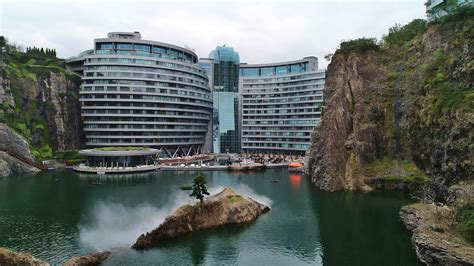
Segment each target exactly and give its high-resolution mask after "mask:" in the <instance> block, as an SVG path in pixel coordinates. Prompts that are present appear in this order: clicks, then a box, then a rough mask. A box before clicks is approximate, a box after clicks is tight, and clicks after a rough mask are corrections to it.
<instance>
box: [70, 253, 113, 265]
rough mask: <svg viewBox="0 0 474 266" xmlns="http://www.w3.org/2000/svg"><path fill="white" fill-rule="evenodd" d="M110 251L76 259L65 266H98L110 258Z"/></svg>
mask: <svg viewBox="0 0 474 266" xmlns="http://www.w3.org/2000/svg"><path fill="white" fill-rule="evenodd" d="M110 254H111V252H110V251H102V252H96V253H92V254H89V255H86V256H81V257H75V258H72V259H69V260H67V261H65V262H64V264H63V265H64V266H96V265H100V264H101V263H102V262H104V261H105V260H106V259H107V258H108V257H109V256H110Z"/></svg>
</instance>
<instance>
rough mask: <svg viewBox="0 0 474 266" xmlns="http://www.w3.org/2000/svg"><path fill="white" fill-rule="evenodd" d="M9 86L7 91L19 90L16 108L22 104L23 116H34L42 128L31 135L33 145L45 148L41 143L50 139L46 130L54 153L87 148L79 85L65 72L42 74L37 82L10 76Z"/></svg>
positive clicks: (13, 107)
mask: <svg viewBox="0 0 474 266" xmlns="http://www.w3.org/2000/svg"><path fill="white" fill-rule="evenodd" d="M9 86H10V88H6V90H7V91H12V90H11V88H15V89H17V90H18V91H19V93H17V94H16V99H15V102H16V103H15V104H14V105H13V106H12V109H15V107H17V106H16V105H17V104H20V105H21V106H20V108H22V113H24V114H28V113H30V115H31V116H32V117H33V118H36V119H37V120H38V121H40V123H41V125H42V127H41V128H38V129H36V130H34V131H33V132H31V134H32V136H31V141H32V144H33V145H35V144H38V145H44V143H41V142H42V141H44V139H46V138H45V135H44V133H45V132H43V127H44V130H46V131H47V134H48V135H49V136H48V140H49V141H51V148H52V149H53V150H57V151H63V150H71V149H78V148H80V147H82V146H83V144H84V140H83V133H82V128H83V126H82V120H81V116H80V103H79V101H78V96H77V92H78V90H79V84H78V83H74V82H73V81H72V80H70V79H68V78H67V77H66V76H65V75H64V74H62V73H54V72H49V73H48V72H46V73H42V74H41V75H38V76H37V80H36V81H35V80H32V79H29V78H26V77H10V80H9ZM20 115H21V114H20Z"/></svg>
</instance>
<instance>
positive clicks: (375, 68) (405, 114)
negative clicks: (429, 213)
mask: <svg viewBox="0 0 474 266" xmlns="http://www.w3.org/2000/svg"><path fill="white" fill-rule="evenodd" d="M472 27H474V19H473V18H468V19H465V20H463V21H460V22H450V23H446V24H440V25H432V26H430V27H429V28H428V29H427V31H426V32H425V33H424V34H421V35H418V36H417V37H415V38H414V39H413V40H411V41H410V42H408V44H409V45H408V46H407V49H406V50H405V49H403V46H400V45H399V46H393V47H389V48H383V49H380V50H379V51H374V50H369V51H365V52H352V53H349V54H347V53H346V54H343V53H341V52H336V53H335V55H334V56H333V57H332V59H331V63H330V64H329V66H328V72H327V79H326V84H325V87H324V97H325V104H326V108H325V112H324V113H323V116H322V121H321V123H320V125H319V126H317V127H316V128H315V130H314V132H313V135H312V144H311V147H310V150H309V151H308V155H309V162H308V172H309V173H310V175H311V177H312V180H313V182H314V183H315V184H316V185H317V186H318V187H320V188H322V189H324V190H328V191H335V190H342V189H349V190H351V189H367V183H366V182H365V180H367V179H369V178H379V177H381V176H392V177H393V176H402V177H403V176H410V175H412V173H411V172H410V171H409V170H410V169H412V168H415V167H416V168H417V171H418V170H420V171H422V172H423V173H425V174H426V175H428V176H430V177H432V178H433V180H435V182H434V183H435V184H436V185H438V186H439V187H440V189H439V191H441V192H443V191H444V192H443V193H446V191H447V188H448V187H449V186H450V185H452V184H454V183H456V182H458V181H459V180H462V179H472V178H474V176H473V175H472V169H473V167H474V160H473V157H472V149H473V148H472V143H473V140H474V111H473V110H474V108H472V86H473V84H474V75H473V73H472V69H473V68H472V62H473V61H472V60H473V58H474V57H473V54H474V52H473V51H474V49H472V46H473V40H474V38H473V37H474V36H472V30H471V29H472ZM404 55H405V56H404ZM401 66H403V70H402V71H400V67H401ZM397 84H399V85H400V86H399V88H400V92H399V102H400V104H399V108H396V105H395V102H396V87H397ZM470 93H471V94H470ZM396 116H397V117H398V118H399V119H398V122H395V121H396V120H395V117H396ZM397 127H398V128H399V132H400V133H399V134H397V129H396V128H397ZM397 135H398V136H399V139H400V141H399V143H400V149H399V152H398V153H397V152H396V139H397ZM397 157H399V158H400V161H402V162H408V163H411V164H413V165H411V166H410V167H400V166H398V165H393V164H390V167H387V168H386V169H379V168H377V167H373V168H370V169H368V168H367V167H365V166H366V165H368V164H374V163H375V164H377V162H380V161H382V160H385V159H386V158H392V160H394V158H395V159H396V158H397ZM379 165H383V164H379ZM374 168H375V169H377V171H374ZM407 169H408V170H407ZM415 172H416V171H415Z"/></svg>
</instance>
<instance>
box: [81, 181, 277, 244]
mask: <svg viewBox="0 0 474 266" xmlns="http://www.w3.org/2000/svg"><path fill="white" fill-rule="evenodd" d="M223 189H224V187H223V186H211V187H209V188H208V191H209V193H210V194H211V195H214V194H216V193H219V192H220V191H222V190H223ZM232 189H233V190H234V191H235V192H236V193H238V194H240V195H242V196H246V197H250V198H252V199H254V200H256V201H258V202H260V203H262V204H265V205H267V206H271V204H272V200H271V199H270V198H268V197H266V196H264V195H259V194H257V193H255V192H254V191H253V190H252V189H251V188H250V187H248V186H247V185H245V184H239V185H237V186H233V187H232ZM193 202H195V200H193V199H191V198H190V197H189V192H185V191H176V192H174V193H172V194H170V195H169V197H168V202H167V203H166V204H165V205H163V206H153V205H152V204H149V203H147V204H142V205H137V206H126V205H124V204H121V203H117V202H110V201H98V202H97V203H96V204H95V205H94V207H93V208H92V209H91V210H90V212H89V213H87V217H88V219H87V221H86V222H83V223H81V224H80V225H79V233H80V237H79V241H80V244H81V245H83V246H85V247H87V248H92V249H94V250H110V249H113V248H118V247H123V246H130V245H132V244H133V243H134V242H135V240H136V239H137V238H138V236H140V235H141V234H143V233H145V232H149V231H151V230H153V229H155V228H156V227H158V226H159V225H160V224H161V223H163V221H164V220H165V218H166V217H167V216H168V215H170V214H171V213H173V212H174V211H175V210H176V209H177V208H179V207H180V206H181V205H184V204H189V203H193Z"/></svg>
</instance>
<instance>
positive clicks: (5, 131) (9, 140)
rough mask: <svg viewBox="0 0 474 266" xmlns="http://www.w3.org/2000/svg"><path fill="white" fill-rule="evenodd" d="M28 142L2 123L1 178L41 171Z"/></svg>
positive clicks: (0, 126)
mask: <svg viewBox="0 0 474 266" xmlns="http://www.w3.org/2000/svg"><path fill="white" fill-rule="evenodd" d="M34 163H35V157H34V156H33V155H32V154H31V151H30V148H29V146H28V142H27V141H26V140H25V139H24V138H23V137H21V136H20V135H19V134H18V133H16V132H15V131H13V130H12V129H11V128H9V127H8V126H7V125H5V124H3V123H0V177H3V176H8V175H11V174H24V173H34V172H38V171H40V170H39V169H38V168H36V167H35V166H33V165H32V164H34Z"/></svg>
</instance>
